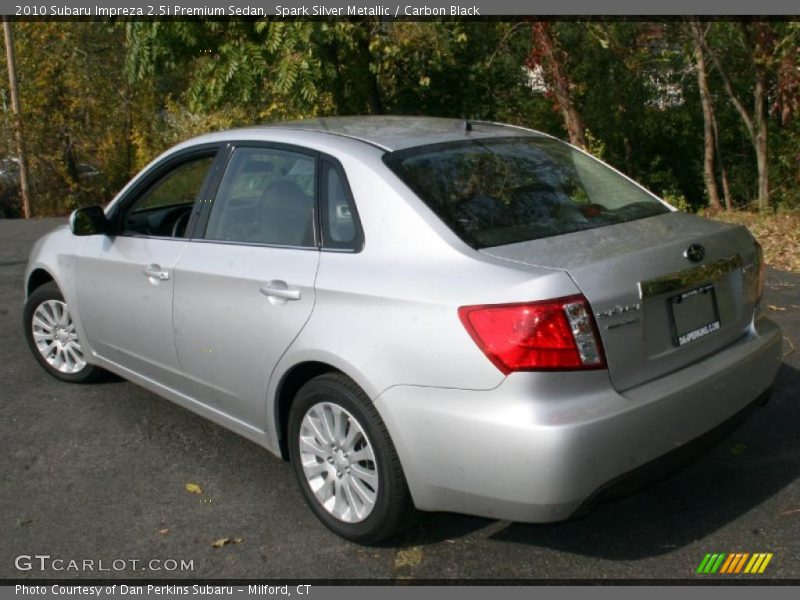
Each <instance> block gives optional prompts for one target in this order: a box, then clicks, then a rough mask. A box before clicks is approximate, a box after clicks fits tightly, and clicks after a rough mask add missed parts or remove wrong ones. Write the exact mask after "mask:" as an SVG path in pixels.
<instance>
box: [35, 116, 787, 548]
mask: <svg viewBox="0 0 800 600" xmlns="http://www.w3.org/2000/svg"><path fill="white" fill-rule="evenodd" d="M763 289H764V264H763V260H762V256H761V252H760V248H759V246H758V244H757V243H756V242H755V241H754V239H753V237H752V236H751V235H750V233H749V232H748V231H747V229H745V228H744V227H738V226H731V225H726V224H722V223H718V222H714V221H710V220H706V219H702V218H699V217H696V216H692V215H689V214H686V213H683V212H677V211H675V210H674V209H673V208H672V207H670V206H669V205H668V204H666V203H665V202H663V201H662V200H660V199H659V198H657V197H655V196H653V195H652V194H650V193H649V192H647V191H646V190H645V189H643V188H642V187H640V186H639V185H637V184H636V183H634V182H633V181H631V180H630V179H628V178H627V177H625V176H623V175H621V174H620V173H618V172H617V171H615V170H614V169H612V168H610V167H608V166H607V165H605V164H603V163H602V162H600V161H598V160H596V159H594V158H592V157H591V156H589V155H588V154H586V153H584V152H582V151H580V150H578V149H576V148H574V147H572V146H570V145H568V144H565V143H563V142H561V141H558V140H556V139H554V138H552V137H550V136H548V135H544V134H542V133H538V132H536V131H532V130H528V129H523V128H519V127H512V126H506V125H499V124H495V123H485V122H475V121H461V120H448V119H426V118H403V117H352V118H331V119H320V120H313V121H302V122H296V123H285V124H281V125H276V126H267V127H257V128H250V129H239V130H234V131H227V132H223V133H214V134H210V135H206V136H202V137H199V138H196V139H193V140H190V141H188V142H185V143H183V144H180V145H178V146H176V147H175V148H172V149H171V150H169V151H167V152H166V153H164V154H163V155H161V156H159V157H158V158H157V159H156V160H154V161H153V162H152V163H151V164H150V165H149V166H147V167H146V168H145V169H144V170H143V171H142V172H141V173H140V174H139V175H138V176H136V177H135V178H134V179H133V180H132V181H131V182H130V183H129V184H128V185H127V186H126V187H125V188H124V189H123V190H122V191H121V192H120V193H119V194H118V195H117V197H116V198H115V199H114V200H113V201H112V202H111V203H110V204H109V205H108V206H107V207H106V208H105V209H101V208H100V207H88V208H82V209H79V210H77V211H75V212H74V213H73V215H72V217H71V221H70V227H64V228H61V229H58V230H56V231H53V232H52V233H50V234H48V235H46V236H44V237H43V238H42V239H40V240H39V241H38V242H37V244H36V246H35V247H34V249H33V251H32V254H31V257H30V262H29V265H28V269H27V272H26V280H25V291H26V298H27V302H26V305H25V311H24V321H25V331H26V333H27V337H28V341H29V343H30V346H31V348H32V350H33V354H34V356H35V357H36V359H37V360H38V361H39V362H40V363H41V365H42V366H43V367H44V368H45V369H46V370H47V371H48V372H49V373H50V374H52V375H54V376H55V377H57V378H59V379H62V380H64V381H70V382H87V381H90V380H92V379H95V378H96V377H97V376H98V375H99V374H101V373H102V371H104V370H105V371H110V372H113V373H116V374H118V375H120V376H122V377H124V378H126V379H129V380H130V381H133V382H135V383H137V384H139V385H141V386H143V387H145V388H147V389H149V390H151V391H153V392H154V393H156V394H159V395H161V396H163V397H165V398H168V399H170V400H172V401H174V402H176V403H177V404H180V405H181V406H184V407H186V408H188V409H190V410H192V411H195V412H197V413H199V414H201V415H203V416H205V417H207V418H209V419H211V420H212V421H215V422H217V423H219V424H221V425H223V426H225V427H228V428H230V429H232V430H234V431H236V432H238V433H239V434H241V435H243V436H245V437H247V438H249V439H251V440H253V441H255V442H256V443H258V444H260V445H262V446H264V447H265V448H267V449H268V450H269V451H271V452H272V453H274V454H276V455H278V456H280V457H282V458H283V459H285V460H289V461H291V463H292V466H293V468H294V472H295V474H296V476H297V480H298V482H299V485H300V488H301V490H302V492H303V494H304V496H305V498H306V500H307V501H308V504H309V506H310V507H311V509H312V510H313V511H314V513H315V514H316V515H317V516H318V517H319V518H320V520H321V521H322V522H323V523H324V524H325V525H327V526H328V527H329V528H330V529H332V530H333V531H334V532H336V533H338V534H339V535H342V536H344V537H346V538H348V539H351V540H355V541H359V542H362V543H375V542H378V541H380V540H383V539H386V538H387V537H389V536H391V535H394V534H396V533H397V532H398V531H400V530H401V529H402V528H403V527H404V526H405V525H406V524H407V523H408V522H409V520H410V519H411V517H413V515H414V513H415V509H416V510H423V511H455V512H462V513H468V514H474V515H483V516H488V517H494V518H500V519H509V520H516V521H534V522H544V521H554V520H559V519H565V518H568V517H570V516H572V515H573V514H575V513H576V512H579V511H581V510H583V509H585V508H586V507H587V506H588V505H589V503H590V502H591V501H592V500H593V499H595V498H597V497H598V496H599V495H602V493H603V492H604V491H606V490H608V489H609V487H611V488H616V487H617V486H616V484H617V483H624V482H627V481H628V480H629V479H630V478H632V477H636V476H638V475H640V474H643V473H645V474H647V473H649V472H650V471H653V470H654V468H655V467H657V466H658V465H659V464H660V463H671V462H673V461H672V460H671V459H673V458H682V456H683V454H687V453H688V451H689V450H691V449H693V448H694V447H695V446H697V445H698V444H699V443H701V442H703V441H705V440H706V439H708V438H709V436H710V435H712V434H714V433H715V432H718V431H720V430H721V429H722V428H724V427H725V426H726V425H728V424H729V423H731V422H732V420H733V419H736V418H738V417H740V416H741V415H743V414H744V412H745V411H747V410H748V409H749V408H750V407H751V406H753V405H755V404H757V403H758V402H761V401H763V399H764V398H765V397H766V394H767V392H768V391H769V389H770V386H771V385H772V382H773V379H774V377H775V374H776V372H777V369H778V366H779V363H780V356H779V348H780V341H781V334H780V331H779V329H778V327H777V326H776V325H775V324H774V323H773V322H772V321H771V320H769V319H768V318H766V316H765V315H764V314H763V311H762V304H761V298H762V293H763Z"/></svg>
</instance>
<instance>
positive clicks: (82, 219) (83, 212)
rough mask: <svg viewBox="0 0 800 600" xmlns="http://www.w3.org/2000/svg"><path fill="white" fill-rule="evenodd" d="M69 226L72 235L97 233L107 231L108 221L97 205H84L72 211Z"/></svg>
mask: <svg viewBox="0 0 800 600" xmlns="http://www.w3.org/2000/svg"><path fill="white" fill-rule="evenodd" d="M69 227H70V229H71V230H72V235H98V234H106V233H108V231H109V222H108V219H106V214H105V213H104V212H103V209H102V208H100V207H99V206H84V207H83V208H78V209H76V210H74V211H72V214H71V215H70V217H69Z"/></svg>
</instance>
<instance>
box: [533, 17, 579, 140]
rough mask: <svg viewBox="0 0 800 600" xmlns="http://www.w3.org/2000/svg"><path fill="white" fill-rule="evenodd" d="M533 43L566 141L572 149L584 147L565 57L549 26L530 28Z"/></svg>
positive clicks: (545, 24) (536, 25) (538, 23)
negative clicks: (558, 114) (561, 121)
mask: <svg viewBox="0 0 800 600" xmlns="http://www.w3.org/2000/svg"><path fill="white" fill-rule="evenodd" d="M532 31H533V43H534V44H536V45H537V46H538V48H537V49H536V51H535V54H536V55H537V56H538V57H539V58H540V60H539V61H538V62H539V64H540V65H541V67H542V69H543V70H544V73H545V81H546V82H547V84H548V86H549V87H550V88H551V90H552V92H553V94H554V95H555V98H556V102H557V103H558V108H559V110H560V111H561V116H562V117H563V119H564V127H565V128H566V130H567V135H568V136H569V141H570V143H571V144H574V145H575V146H579V147H581V148H586V147H587V146H588V144H587V143H586V127H585V126H584V124H583V119H582V118H581V115H580V113H579V112H578V110H577V109H576V108H575V104H574V103H573V101H572V91H571V90H570V87H571V85H572V82H571V80H570V78H569V75H568V74H567V69H566V64H565V58H566V56H565V54H564V52H563V51H562V50H561V49H560V48H559V47H558V42H557V41H556V40H555V38H553V36H552V34H551V33H550V23H543V22H537V23H534V24H533V25H532Z"/></svg>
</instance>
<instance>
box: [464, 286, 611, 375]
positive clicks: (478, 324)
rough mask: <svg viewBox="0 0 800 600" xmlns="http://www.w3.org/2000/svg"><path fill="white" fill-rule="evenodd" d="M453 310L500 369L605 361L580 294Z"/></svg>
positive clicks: (552, 367)
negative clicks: (542, 300) (553, 298)
mask: <svg viewBox="0 0 800 600" xmlns="http://www.w3.org/2000/svg"><path fill="white" fill-rule="evenodd" d="M458 316H459V317H460V318H461V322H462V323H463V324H464V327H466V329H467V331H468V332H469V334H470V335H471V336H472V339H473V340H475V343H476V344H477V345H478V347H479V348H480V349H481V350H482V351H483V353H484V354H486V356H487V357H488V358H489V360H491V361H492V362H493V363H494V365H495V366H496V367H497V368H498V369H500V370H501V371H502V372H503V373H505V374H506V375H507V374H509V373H511V372H513V371H540V370H541V371H547V370H575V369H602V368H605V366H606V361H605V356H604V355H603V347H602V344H601V343H600V338H599V336H598V335H597V328H596V326H595V323H594V318H593V317H592V312H591V309H590V308H589V304H588V302H587V301H586V298H584V297H583V296H570V297H568V298H559V299H557V300H548V301H546V302H527V303H522V304H496V305H484V306H462V307H461V308H459V309H458Z"/></svg>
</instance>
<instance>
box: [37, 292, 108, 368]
mask: <svg viewBox="0 0 800 600" xmlns="http://www.w3.org/2000/svg"><path fill="white" fill-rule="evenodd" d="M50 300H57V301H59V302H64V296H63V294H62V293H61V290H59V289H58V286H57V285H56V284H55V282H53V281H51V282H49V283H46V284H44V285H42V286H40V287H38V288H36V289H35V290H34V291H33V292H32V293H31V295H30V296H29V297H28V300H27V302H25V310H24V312H23V326H24V328H25V339H26V340H28V346H29V347H30V349H31V352H33V356H34V357H35V358H36V360H37V361H39V364H40V365H42V367H44V370H45V371H47V372H48V373H49V374H50V375H52V376H53V377H55V378H56V379H59V380H61V381H68V382H70V383H89V382H91V381H94V380H96V379H97V378H98V377H100V375H101V374H102V373H103V371H102V369H100V368H99V367H96V366H94V365H90V364H89V363H88V362H87V363H86V364H85V365H84V366H83V368H82V369H80V370H79V371H75V372H73V373H64V372H62V371H59V370H58V369H56V368H55V367H53V366H52V365H50V364H49V363H48V362H47V360H45V358H44V356H42V353H41V352H40V351H39V349H38V348H37V347H36V342H35V341H34V339H33V315H34V312H36V309H37V308H38V307H39V306H40V305H42V304H44V303H45V302H47V301H50ZM78 342H80V340H78ZM84 360H86V357H85V356H84Z"/></svg>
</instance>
